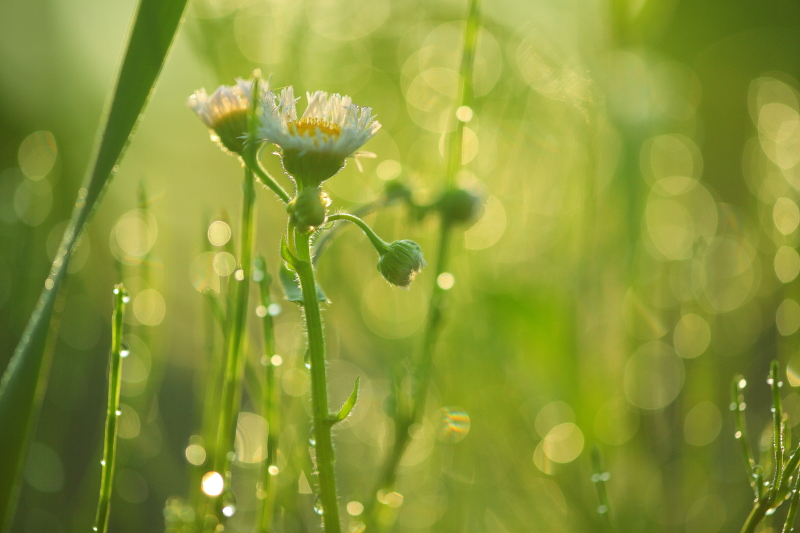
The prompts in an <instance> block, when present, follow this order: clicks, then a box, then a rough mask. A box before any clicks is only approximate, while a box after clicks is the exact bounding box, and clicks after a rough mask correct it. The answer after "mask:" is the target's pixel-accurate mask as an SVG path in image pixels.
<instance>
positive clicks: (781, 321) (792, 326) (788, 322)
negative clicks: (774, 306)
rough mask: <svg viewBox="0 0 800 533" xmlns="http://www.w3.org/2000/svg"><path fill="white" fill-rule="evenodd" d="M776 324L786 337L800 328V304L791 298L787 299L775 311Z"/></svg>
mask: <svg viewBox="0 0 800 533" xmlns="http://www.w3.org/2000/svg"><path fill="white" fill-rule="evenodd" d="M775 325H776V326H778V331H779V332H780V334H781V335H783V336H784V337H786V336H788V335H791V334H792V333H794V332H795V331H797V330H798V328H800V304H798V303H797V302H796V301H794V300H792V299H791V298H787V299H785V300H784V301H783V302H782V303H781V305H779V306H778V311H777V312H776V313H775Z"/></svg>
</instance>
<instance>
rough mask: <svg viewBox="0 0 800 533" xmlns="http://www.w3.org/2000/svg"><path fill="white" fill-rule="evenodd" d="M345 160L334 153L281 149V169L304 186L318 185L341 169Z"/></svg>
mask: <svg viewBox="0 0 800 533" xmlns="http://www.w3.org/2000/svg"><path fill="white" fill-rule="evenodd" d="M346 162H347V161H346V160H345V158H343V157H339V156H337V155H335V154H327V153H315V152H311V151H306V152H305V153H303V152H300V151H298V150H287V149H283V150H281V163H282V164H283V169H284V170H285V171H286V172H288V173H289V174H291V175H292V176H294V177H295V178H296V179H298V180H300V181H301V182H303V185H304V186H306V187H318V186H319V185H320V184H321V183H322V182H323V181H325V180H326V179H328V178H330V177H332V176H333V175H335V174H336V173H337V172H339V171H340V170H342V169H343V168H344V166H345V163H346Z"/></svg>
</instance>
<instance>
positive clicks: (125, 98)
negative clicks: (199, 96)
mask: <svg viewBox="0 0 800 533" xmlns="http://www.w3.org/2000/svg"><path fill="white" fill-rule="evenodd" d="M185 7H186V0H141V2H140V3H139V7H138V11H137V14H136V19H135V21H134V23H133V26H132V29H131V32H130V40H129V42H128V48H127V51H126V53H125V56H124V58H123V60H122V66H121V68H120V71H119V77H118V80H117V85H116V87H114V88H113V90H112V92H111V97H110V100H109V102H110V104H109V105H108V107H107V111H106V114H105V120H104V122H105V125H104V127H103V128H102V129H101V133H100V135H99V137H98V138H97V141H96V145H95V146H96V148H95V155H94V157H93V161H94V163H93V164H92V166H91V168H90V170H89V172H88V173H87V176H86V178H85V180H84V184H83V186H82V187H81V188H80V190H79V191H78V195H77V200H76V202H75V209H74V210H73V213H72V218H71V220H70V224H69V226H68V227H67V230H66V231H65V232H64V236H63V238H62V240H61V246H60V247H59V250H58V253H57V254H56V258H55V260H54V261H53V266H52V268H51V270H50V274H49V276H48V278H47V280H46V281H45V283H44V289H43V290H42V294H41V296H40V297H39V301H38V303H37V305H36V308H35V310H34V312H33V314H32V315H31V317H30V319H29V320H28V324H27V326H26V327H25V331H24V332H23V334H22V338H21V339H20V341H19V344H18V345H17V348H16V350H15V351H14V355H13V356H12V358H11V361H10V362H9V364H8V367H7V368H6V370H5V373H4V374H3V377H2V379H1V380H0V431H1V432H2V434H3V439H1V440H0V472H3V473H4V482H3V483H0V531H4V532H7V531H9V530H10V528H11V523H12V520H13V516H14V509H15V507H16V500H17V495H18V493H19V477H20V473H21V471H22V466H23V465H24V464H25V458H26V455H27V454H26V450H27V442H28V439H29V437H30V435H31V434H32V433H33V428H34V427H35V422H36V420H37V419H38V414H39V409H40V406H41V400H42V397H43V396H44V390H45V388H46V385H47V376H48V371H49V368H50V361H51V359H52V351H51V350H50V349H46V348H48V346H47V345H46V344H47V338H48V332H49V331H50V324H51V318H52V316H53V309H54V304H55V301H56V296H57V295H58V292H59V288H60V287H61V285H62V283H63V280H64V278H65V277H66V273H67V266H68V264H69V260H70V257H71V256H72V253H73V250H74V248H75V246H76V243H77V242H78V239H79V238H80V236H81V233H82V232H83V230H84V228H85V226H86V225H87V223H88V222H89V220H90V218H91V214H92V213H93V211H94V210H95V209H96V207H97V206H98V204H99V203H100V201H101V200H102V197H103V192H104V191H105V189H106V186H107V184H108V182H109V180H110V177H111V176H112V175H113V174H114V172H115V166H116V165H117V164H118V163H119V161H120V159H121V158H122V156H123V153H124V151H125V148H126V146H127V145H128V143H129V141H130V139H131V137H132V134H133V131H134V129H135V126H136V123H137V122H138V119H139V117H140V116H141V114H142V112H143V110H144V107H145V105H146V104H147V101H148V99H149V97H150V95H151V94H152V92H153V87H154V85H155V82H156V79H157V78H158V74H159V73H160V71H161V68H162V67H163V65H164V61H165V59H166V57H167V53H168V52H169V49H170V46H171V44H172V42H173V39H174V36H175V33H176V32H177V30H178V26H179V23H180V21H181V18H182V16H183V11H184V8H185Z"/></svg>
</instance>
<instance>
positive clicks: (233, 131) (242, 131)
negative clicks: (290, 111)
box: [188, 79, 253, 154]
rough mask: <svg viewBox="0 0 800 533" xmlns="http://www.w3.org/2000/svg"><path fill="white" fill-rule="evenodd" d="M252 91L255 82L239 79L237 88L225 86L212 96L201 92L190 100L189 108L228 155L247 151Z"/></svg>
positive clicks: (201, 90)
mask: <svg viewBox="0 0 800 533" xmlns="http://www.w3.org/2000/svg"><path fill="white" fill-rule="evenodd" d="M252 91H253V82H252V81H247V80H242V79H237V80H236V85H233V86H228V85H221V86H220V87H219V88H218V89H217V90H216V91H214V93H213V94H211V95H210V96H209V95H208V94H206V91H205V89H200V90H199V91H197V92H195V93H194V94H193V95H192V96H190V97H189V101H188V105H189V107H190V108H191V109H192V111H194V112H195V113H196V114H197V116H198V117H199V118H200V120H202V121H203V123H204V124H205V125H206V126H207V127H208V129H209V130H211V139H212V140H214V141H216V142H218V143H219V145H220V146H221V147H222V149H223V150H225V151H227V152H231V153H234V154H241V153H242V152H243V151H244V146H245V144H244V138H245V137H246V136H247V130H248V127H247V113H248V109H249V107H250V98H251V93H252Z"/></svg>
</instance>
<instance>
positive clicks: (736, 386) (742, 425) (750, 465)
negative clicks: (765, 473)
mask: <svg viewBox="0 0 800 533" xmlns="http://www.w3.org/2000/svg"><path fill="white" fill-rule="evenodd" d="M745 386H747V382H746V381H745V380H744V377H742V376H735V377H734V378H733V383H732V384H731V411H733V416H734V422H735V424H736V434H735V435H734V436H735V437H736V440H738V441H739V443H740V445H741V447H742V455H743V456H744V461H745V466H746V467H747V478H748V480H749V481H750V486H751V487H752V488H753V491H754V492H755V496H756V498H758V497H760V494H761V493H760V488H761V485H760V484H759V483H757V482H756V479H755V474H756V471H755V467H756V461H755V459H754V458H753V450H752V449H751V448H750V443H749V441H748V439H747V423H746V422H745V419H744V410H745V403H744V394H743V390H744V388H745Z"/></svg>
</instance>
